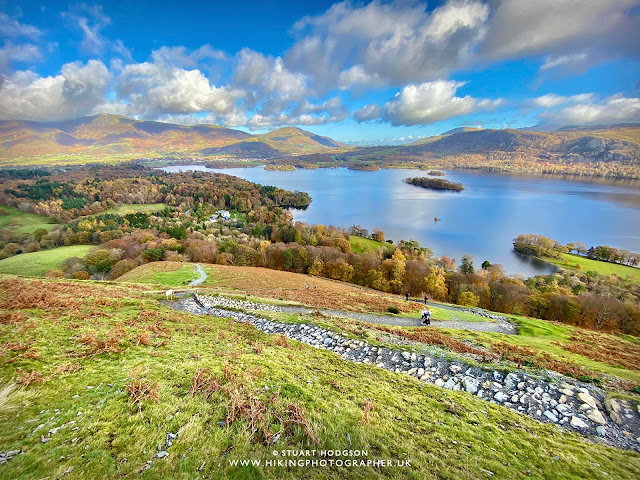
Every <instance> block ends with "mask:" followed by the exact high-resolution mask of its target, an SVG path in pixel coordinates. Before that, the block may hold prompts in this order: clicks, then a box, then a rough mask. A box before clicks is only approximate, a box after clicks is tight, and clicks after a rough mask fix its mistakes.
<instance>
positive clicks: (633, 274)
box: [545, 253, 640, 285]
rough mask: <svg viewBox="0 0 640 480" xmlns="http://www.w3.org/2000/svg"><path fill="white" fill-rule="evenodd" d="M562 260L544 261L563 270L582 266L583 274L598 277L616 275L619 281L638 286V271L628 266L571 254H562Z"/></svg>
mask: <svg viewBox="0 0 640 480" xmlns="http://www.w3.org/2000/svg"><path fill="white" fill-rule="evenodd" d="M561 257H562V258H560V259H557V258H548V257H545V260H546V261H547V262H549V263H552V264H554V265H558V266H560V267H563V268H568V269H571V270H576V265H581V266H582V271H583V272H589V271H593V272H597V273H598V274H599V275H616V276H617V277H619V278H621V279H627V280H630V281H631V282H633V283H636V284H638V285H640V269H639V268H634V267H629V266H628V265H618V264H617V263H609V262H601V261H599V260H591V259H589V258H585V257H581V256H579V255H573V254H571V253H563V254H562V255H561ZM565 260H568V262H569V263H568V264H565V263H564V262H565Z"/></svg>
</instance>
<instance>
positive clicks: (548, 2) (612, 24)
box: [480, 0, 640, 69]
mask: <svg viewBox="0 0 640 480" xmlns="http://www.w3.org/2000/svg"><path fill="white" fill-rule="evenodd" d="M638 5H639V2H638V0H539V1H530V0H495V1H494V2H493V3H492V15H491V17H490V20H489V22H488V25H487V26H488V29H487V35H486V38H485V39H484V41H483V43H482V45H481V47H480V53H481V54H482V55H484V56H485V57H486V58H487V59H489V60H501V59H508V58H517V57H528V56H534V55H549V57H548V58H547V60H546V61H545V64H544V65H543V69H550V68H554V67H558V66H563V67H566V66H567V64H568V62H574V63H576V64H580V63H582V62H584V61H585V60H586V57H587V56H590V57H595V58H596V59H605V58H612V57H618V56H620V55H622V54H630V55H633V56H637V55H638V54H639V53H640V42H638V40H637V39H638V36H637V32H638V30H639V29H640V17H639V16H638V15H637V14H635V15H634V14H631V13H630V10H631V9H633V8H637V7H638ZM587 49H588V53H587V52H586V51H585V50H587Z"/></svg>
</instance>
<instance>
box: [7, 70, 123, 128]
mask: <svg viewBox="0 0 640 480" xmlns="http://www.w3.org/2000/svg"><path fill="white" fill-rule="evenodd" d="M4 80H5V81H4V83H3V84H2V85H1V86H0V119H3V120H6V119H24V120H43V119H47V120H54V119H63V118H72V117H78V116H82V115H87V114H88V113H90V112H91V111H92V110H93V108H94V107H95V106H96V105H97V104H99V103H100V102H101V101H102V98H103V97H104V94H105V93H106V91H107V88H108V86H109V84H110V82H111V74H110V73H109V71H108V70H107V67H106V66H105V65H104V64H103V63H102V62H101V61H99V60H89V61H88V62H87V63H86V64H84V65H83V64H81V63H68V64H66V65H63V67H62V69H61V72H60V75H57V76H55V77H40V76H38V75H36V74H35V73H33V72H30V71H21V72H16V73H14V74H12V75H10V76H8V77H5V79H4Z"/></svg>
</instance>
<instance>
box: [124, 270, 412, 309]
mask: <svg viewBox="0 0 640 480" xmlns="http://www.w3.org/2000/svg"><path fill="white" fill-rule="evenodd" d="M185 265H190V266H191V268H192V267H193V265H194V264H192V263H191V264H189V263H187V264H185ZM203 267H204V269H205V272H207V275H208V278H207V280H206V282H205V283H204V284H202V285H201V286H200V287H198V288H205V289H206V288H207V287H209V288H212V289H217V288H223V289H227V290H235V291H237V292H238V293H239V294H242V295H244V294H250V295H253V296H255V297H261V298H273V299H278V300H283V301H287V302H298V303H302V304H305V305H310V306H314V307H321V308H337V309H342V310H351V311H358V312H379V313H382V312H387V309H388V307H390V306H396V307H398V309H399V310H400V311H401V312H411V311H416V309H418V311H419V305H416V304H415V303H413V302H405V301H404V299H403V298H401V297H399V296H398V295H391V294H386V293H382V292H378V291H375V290H371V289H368V288H361V287H358V286H356V285H352V284H348V283H342V282H336V281H333V280H328V279H325V278H320V277H312V276H309V275H301V274H299V273H291V272H281V271H277V270H268V269H266V268H256V267H234V266H228V265H212V264H204V265H203ZM165 268H169V269H175V268H176V267H175V265H174V264H173V263H172V262H155V263H148V264H146V265H141V266H140V267H138V268H135V269H133V270H132V271H130V272H128V273H126V274H124V275H123V276H122V277H120V278H118V282H141V283H157V282H155V281H154V280H153V279H154V278H155V276H156V272H157V271H158V270H164V269H165ZM171 271H173V270H171ZM169 285H173V284H169ZM306 285H309V289H308V290H307V289H306V288H305V286H306ZM314 285H315V287H316V288H313V286H314Z"/></svg>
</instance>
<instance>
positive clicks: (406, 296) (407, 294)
mask: <svg viewBox="0 0 640 480" xmlns="http://www.w3.org/2000/svg"><path fill="white" fill-rule="evenodd" d="M404 296H405V298H406V299H407V302H408V301H409V293H405V294H404Z"/></svg>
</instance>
